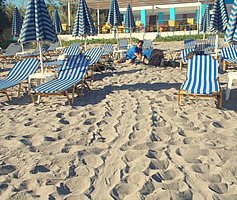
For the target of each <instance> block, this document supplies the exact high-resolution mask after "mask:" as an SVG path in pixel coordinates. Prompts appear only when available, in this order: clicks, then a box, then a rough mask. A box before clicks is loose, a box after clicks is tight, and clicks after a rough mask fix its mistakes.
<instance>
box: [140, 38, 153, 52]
mask: <svg viewBox="0 0 237 200" xmlns="http://www.w3.org/2000/svg"><path fill="white" fill-rule="evenodd" d="M143 42H144V43H143V46H142V51H145V50H147V49H150V48H152V41H151V40H148V39H146V40H144V41H143Z"/></svg>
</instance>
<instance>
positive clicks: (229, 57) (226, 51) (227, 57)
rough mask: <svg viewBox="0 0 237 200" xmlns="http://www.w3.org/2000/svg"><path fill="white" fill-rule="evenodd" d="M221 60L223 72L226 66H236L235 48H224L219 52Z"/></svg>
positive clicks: (236, 49) (236, 50)
mask: <svg viewBox="0 0 237 200" xmlns="http://www.w3.org/2000/svg"><path fill="white" fill-rule="evenodd" d="M221 58H222V59H223V65H222V67H223V71H226V70H227V68H228V66H236V65H237V48H235V47H224V48H222V50H221Z"/></svg>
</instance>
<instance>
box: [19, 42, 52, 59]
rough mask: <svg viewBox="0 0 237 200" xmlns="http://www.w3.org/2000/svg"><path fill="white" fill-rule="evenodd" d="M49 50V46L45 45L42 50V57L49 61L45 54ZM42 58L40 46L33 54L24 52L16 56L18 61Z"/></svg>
mask: <svg viewBox="0 0 237 200" xmlns="http://www.w3.org/2000/svg"><path fill="white" fill-rule="evenodd" d="M48 48H49V45H48V44H43V45H42V47H41V49H42V55H43V57H44V58H45V59H46V60H47V58H46V56H45V52H47V50H48ZM39 56H40V50H39V46H37V47H36V48H35V50H33V51H32V52H22V53H20V54H17V55H16V58H17V60H23V59H26V58H33V57H39Z"/></svg>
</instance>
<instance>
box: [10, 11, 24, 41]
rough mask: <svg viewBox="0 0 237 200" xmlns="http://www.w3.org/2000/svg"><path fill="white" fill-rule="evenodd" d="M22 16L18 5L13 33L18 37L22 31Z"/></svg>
mask: <svg viewBox="0 0 237 200" xmlns="http://www.w3.org/2000/svg"><path fill="white" fill-rule="evenodd" d="M21 27H22V18H21V14H20V12H19V10H18V8H17V7H15V9H14V12H13V18H12V35H13V36H14V37H18V36H19V35H20V32H21Z"/></svg>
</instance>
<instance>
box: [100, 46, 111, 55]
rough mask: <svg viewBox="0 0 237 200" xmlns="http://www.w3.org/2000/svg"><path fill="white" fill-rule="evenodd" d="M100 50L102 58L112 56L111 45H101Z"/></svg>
mask: <svg viewBox="0 0 237 200" xmlns="http://www.w3.org/2000/svg"><path fill="white" fill-rule="evenodd" d="M100 48H101V49H102V50H103V54H102V56H109V57H111V56H112V55H113V51H114V47H113V45H112V44H102V45H100Z"/></svg>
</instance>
